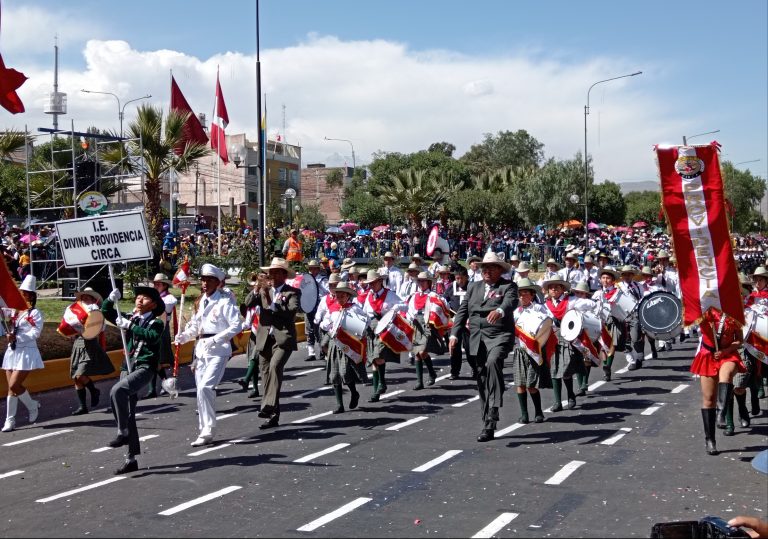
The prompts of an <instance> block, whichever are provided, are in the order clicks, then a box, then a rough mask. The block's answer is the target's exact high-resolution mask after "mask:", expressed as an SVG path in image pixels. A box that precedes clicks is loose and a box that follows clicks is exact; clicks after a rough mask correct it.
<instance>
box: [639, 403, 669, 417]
mask: <svg viewBox="0 0 768 539" xmlns="http://www.w3.org/2000/svg"><path fill="white" fill-rule="evenodd" d="M662 406H664V403H663V402H657V403H655V404H654V405H653V406H649V407H648V408H646V409H645V410H643V411H642V412H640V415H651V414H653V413H654V412H655V411H656V410H658V409H659V408H661V407H662Z"/></svg>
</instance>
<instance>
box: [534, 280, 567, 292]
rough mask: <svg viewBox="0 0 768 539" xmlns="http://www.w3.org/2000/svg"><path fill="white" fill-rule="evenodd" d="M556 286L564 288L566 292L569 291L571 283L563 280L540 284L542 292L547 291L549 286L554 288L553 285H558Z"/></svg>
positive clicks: (547, 281)
mask: <svg viewBox="0 0 768 539" xmlns="http://www.w3.org/2000/svg"><path fill="white" fill-rule="evenodd" d="M558 284H559V285H560V286H562V287H563V288H565V291H566V292H567V291H568V290H570V289H571V283H569V282H568V281H566V280H564V279H547V280H546V281H544V282H543V283H541V287H542V288H543V289H544V290H549V287H550V286H555V285H558Z"/></svg>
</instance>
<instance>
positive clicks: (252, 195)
mask: <svg viewBox="0 0 768 539" xmlns="http://www.w3.org/2000/svg"><path fill="white" fill-rule="evenodd" d="M258 202H259V194H258V193H256V192H255V191H248V203H249V204H258Z"/></svg>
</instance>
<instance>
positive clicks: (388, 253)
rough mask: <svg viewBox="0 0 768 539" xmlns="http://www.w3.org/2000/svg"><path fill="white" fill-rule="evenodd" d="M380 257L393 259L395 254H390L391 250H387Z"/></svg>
mask: <svg viewBox="0 0 768 539" xmlns="http://www.w3.org/2000/svg"><path fill="white" fill-rule="evenodd" d="M382 258H392V259H394V258H395V255H393V254H392V251H387V252H386V253H384V256H383V257H382Z"/></svg>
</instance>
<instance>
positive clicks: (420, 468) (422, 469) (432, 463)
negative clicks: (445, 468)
mask: <svg viewBox="0 0 768 539" xmlns="http://www.w3.org/2000/svg"><path fill="white" fill-rule="evenodd" d="M459 453H461V449H451V450H450V451H446V452H445V453H443V454H442V455H440V456H439V457H437V458H434V459H432V460H430V461H429V462H425V463H424V464H422V465H421V466H418V467H416V468H414V469H413V470H411V471H412V472H426V471H427V470H429V469H430V468H434V467H435V466H437V465H438V464H440V463H443V462H445V461H446V460H448V459H451V458H453V457H455V456H456V455H458V454H459Z"/></svg>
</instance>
